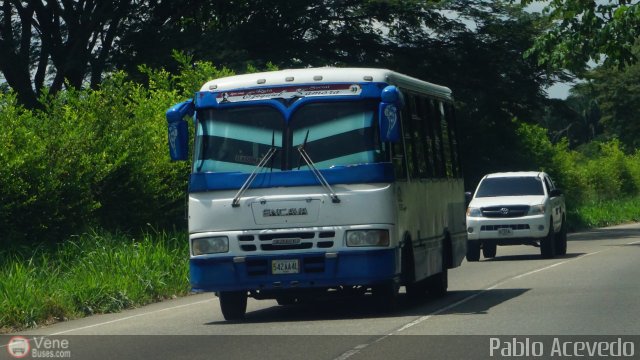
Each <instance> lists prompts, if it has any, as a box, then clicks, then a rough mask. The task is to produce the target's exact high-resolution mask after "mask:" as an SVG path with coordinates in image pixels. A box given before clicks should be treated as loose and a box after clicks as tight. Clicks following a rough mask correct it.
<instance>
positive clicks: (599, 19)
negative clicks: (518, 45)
mask: <svg viewBox="0 0 640 360" xmlns="http://www.w3.org/2000/svg"><path fill="white" fill-rule="evenodd" d="M533 2H536V0H523V1H522V3H524V4H531V3H533ZM543 13H544V14H546V15H547V17H548V19H547V21H548V24H547V25H548V26H549V30H548V31H547V32H545V33H543V34H540V35H539V36H538V37H537V39H536V42H535V44H534V45H533V47H532V48H531V49H530V50H529V51H528V52H527V55H533V56H535V57H536V58H537V59H538V62H539V63H540V64H541V65H546V66H550V67H552V68H554V69H568V70H570V71H572V72H574V73H576V74H582V73H584V72H585V71H586V70H587V66H588V65H587V64H588V63H589V61H590V60H591V61H595V62H596V63H599V62H600V61H601V60H602V61H604V62H605V63H606V64H608V65H614V66H617V67H623V66H626V65H629V64H633V63H635V62H637V61H638V57H637V56H636V54H634V53H633V51H632V48H633V45H634V44H635V42H636V41H637V39H638V38H639V37H640V3H638V1H635V0H607V1H602V0H600V1H598V0H550V1H548V5H547V6H546V7H545V9H544V11H543Z"/></svg>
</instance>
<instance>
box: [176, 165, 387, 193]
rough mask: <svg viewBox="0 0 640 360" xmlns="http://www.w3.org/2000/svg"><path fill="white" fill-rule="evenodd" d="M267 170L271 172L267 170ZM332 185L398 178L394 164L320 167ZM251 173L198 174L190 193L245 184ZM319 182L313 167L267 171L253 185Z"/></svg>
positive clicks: (310, 183)
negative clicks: (311, 169) (311, 168)
mask: <svg viewBox="0 0 640 360" xmlns="http://www.w3.org/2000/svg"><path fill="white" fill-rule="evenodd" d="M265 171H268V169H267V170H265ZM320 172H321V173H322V175H324V177H325V178H326V179H327V182H329V184H360V183H384V182H392V181H393V180H394V175H393V165H392V164H391V163H375V164H359V165H351V166H338V167H335V168H331V169H322V170H320ZM248 177H249V174H247V173H239V172H238V173H194V174H191V177H190V180H189V192H202V191H212V190H234V189H239V188H240V187H242V185H243V184H244V182H245V181H246V180H247V178H248ZM310 185H318V179H316V177H315V176H314V175H313V173H312V172H311V171H310V170H292V171H281V172H280V171H278V172H263V173H260V174H258V175H257V177H256V178H255V180H254V181H253V182H252V183H251V188H253V189H260V188H270V187H278V186H310Z"/></svg>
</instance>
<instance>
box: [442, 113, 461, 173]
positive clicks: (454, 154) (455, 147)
mask: <svg viewBox="0 0 640 360" xmlns="http://www.w3.org/2000/svg"><path fill="white" fill-rule="evenodd" d="M444 111H445V118H446V120H447V123H448V124H449V126H448V129H449V140H450V142H451V160H452V166H453V176H454V177H462V170H461V169H462V168H461V165H460V153H459V151H460V147H459V144H458V140H457V137H456V135H457V130H458V127H457V122H456V117H455V108H454V107H453V104H450V103H449V104H446V105H445V108H444Z"/></svg>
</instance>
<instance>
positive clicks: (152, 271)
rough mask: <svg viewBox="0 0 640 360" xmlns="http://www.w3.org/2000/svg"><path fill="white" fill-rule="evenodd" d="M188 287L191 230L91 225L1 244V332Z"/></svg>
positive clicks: (121, 305) (104, 310) (177, 292)
mask: <svg viewBox="0 0 640 360" xmlns="http://www.w3.org/2000/svg"><path fill="white" fill-rule="evenodd" d="M188 292H189V280H188V244H187V238H186V234H179V235H170V234H166V233H154V234H146V235H144V236H143V237H142V239H140V240H135V239H131V238H129V237H127V236H125V235H122V234H116V235H114V234H109V233H98V232H93V233H88V234H83V235H82V236H78V237H75V238H72V239H70V240H68V241H65V242H64V243H63V244H61V245H59V246H57V247H55V248H53V249H48V248H45V247H37V248H35V249H33V248H30V249H29V248H21V249H12V250H10V251H7V250H5V251H4V252H0V332H7V331H13V330H19V329H24V328H30V327H35V326H38V325H43V324H48V323H52V322H56V321H61V320H66V319H72V318H78V317H82V316H87V315H92V314H96V313H108V312H117V311H120V310H123V309H127V308H132V307H135V306H140V305H144V304H148V303H151V302H155V301H160V300H162V299H166V298H171V297H175V296H181V295H185V294H187V293H188Z"/></svg>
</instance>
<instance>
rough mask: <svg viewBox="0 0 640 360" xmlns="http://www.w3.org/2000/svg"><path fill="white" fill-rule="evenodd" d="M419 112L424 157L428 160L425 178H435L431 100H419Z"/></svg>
mask: <svg viewBox="0 0 640 360" xmlns="http://www.w3.org/2000/svg"><path fill="white" fill-rule="evenodd" d="M419 100H420V101H419V106H418V112H419V114H420V117H422V124H421V125H422V126H421V127H422V141H421V142H422V147H423V151H424V156H425V158H426V162H427V164H426V166H427V168H426V171H425V174H424V176H425V177H426V178H433V177H434V176H435V174H436V173H435V169H436V165H435V157H434V153H435V152H434V150H433V149H434V140H433V128H432V127H431V123H430V121H431V116H430V114H429V99H427V98H425V97H422V98H420V99H419Z"/></svg>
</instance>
